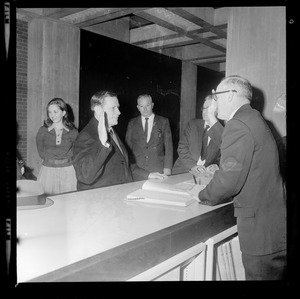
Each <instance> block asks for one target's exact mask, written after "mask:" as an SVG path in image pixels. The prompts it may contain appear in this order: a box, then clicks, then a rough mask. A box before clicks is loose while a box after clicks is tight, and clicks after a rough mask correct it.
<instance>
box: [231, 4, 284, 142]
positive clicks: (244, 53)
mask: <svg viewBox="0 0 300 299" xmlns="http://www.w3.org/2000/svg"><path fill="white" fill-rule="evenodd" d="M285 10H286V9H285V7H284V6H282V7H280V6H278V7H233V8H231V14H230V17H229V20H228V30H227V54H226V76H228V75H240V76H243V77H245V78H247V79H248V80H249V81H250V82H251V84H252V85H253V87H255V88H256V90H257V91H258V94H257V98H256V99H253V100H254V101H255V100H256V101H257V103H253V105H255V106H256V107H257V108H258V109H257V110H259V111H260V112H262V113H263V115H264V117H265V118H266V119H268V120H270V121H272V123H273V124H274V126H275V127H276V129H277V130H278V132H279V133H280V134H281V135H282V136H284V135H285V134H286V119H285V116H284V115H283V117H280V115H276V114H275V113H273V107H274V105H275V103H276V100H277V98H278V97H279V96H280V95H282V94H283V93H285V92H286V15H285ZM258 101H259V103H258ZM255 106H254V108H255Z"/></svg>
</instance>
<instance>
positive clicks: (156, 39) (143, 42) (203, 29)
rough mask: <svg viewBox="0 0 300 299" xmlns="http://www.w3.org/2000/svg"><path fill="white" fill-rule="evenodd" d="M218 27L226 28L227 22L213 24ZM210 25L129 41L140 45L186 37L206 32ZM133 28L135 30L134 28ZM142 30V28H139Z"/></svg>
mask: <svg viewBox="0 0 300 299" xmlns="http://www.w3.org/2000/svg"><path fill="white" fill-rule="evenodd" d="M215 27H218V28H222V29H223V28H227V24H222V25H218V26H215ZM209 28H210V27H205V28H200V29H195V30H191V31H188V32H187V33H180V34H178V33H174V34H169V35H164V36H159V37H154V38H148V39H143V40H141V41H136V42H133V43H131V44H132V45H136V46H140V45H143V44H147V43H151V42H157V41H162V40H168V39H173V38H177V37H183V36H187V37H192V36H193V35H194V34H201V33H206V32H209V31H210V30H209ZM135 30H137V29H136V28H135ZM141 30H142V29H141ZM213 38H214V39H218V37H213V36H212V37H211V39H213Z"/></svg>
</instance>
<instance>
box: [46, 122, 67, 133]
mask: <svg viewBox="0 0 300 299" xmlns="http://www.w3.org/2000/svg"><path fill="white" fill-rule="evenodd" d="M62 128H63V129H65V130H66V131H67V132H69V131H70V130H69V129H68V128H67V127H66V126H64V125H62ZM53 129H55V126H54V124H52V125H51V126H50V127H48V132H50V131H51V130H53Z"/></svg>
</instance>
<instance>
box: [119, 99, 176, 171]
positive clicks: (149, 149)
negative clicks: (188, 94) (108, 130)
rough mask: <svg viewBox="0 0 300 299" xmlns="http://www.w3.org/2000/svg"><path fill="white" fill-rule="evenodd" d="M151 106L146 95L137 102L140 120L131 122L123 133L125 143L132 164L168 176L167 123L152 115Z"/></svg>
mask: <svg viewBox="0 0 300 299" xmlns="http://www.w3.org/2000/svg"><path fill="white" fill-rule="evenodd" d="M153 106H154V103H153V102H152V97H151V96H150V95H148V94H142V95H140V96H139V97H138V99H137V108H138V110H139V112H140V114H141V116H137V117H135V118H133V119H131V120H130V121H129V123H128V127H127V131H126V137H125V140H126V143H127V145H128V146H129V148H130V150H131V152H132V155H133V159H134V161H135V162H136V163H137V165H138V166H139V167H140V168H143V169H145V170H147V171H150V172H151V171H154V172H159V173H163V174H164V175H171V168H172V165H173V141H172V133H171V128H170V123H169V120H168V119H167V118H165V117H162V116H160V115H157V114H154V113H153Z"/></svg>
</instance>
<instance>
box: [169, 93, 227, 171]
mask: <svg viewBox="0 0 300 299" xmlns="http://www.w3.org/2000/svg"><path fill="white" fill-rule="evenodd" d="M211 101H213V99H212V96H210V95H209V96H207V97H205V101H204V103H203V106H202V108H201V110H202V119H197V118H195V119H192V120H190V121H189V122H188V124H187V126H186V128H185V130H184V132H183V134H182V137H181V138H180V140H179V144H178V149H177V152H178V159H177V160H176V162H175V163H174V166H173V170H172V173H173V174H176V173H182V172H187V171H192V172H195V173H203V172H204V171H205V168H206V167H209V166H210V165H213V164H216V165H218V166H219V161H220V145H221V141H222V133H223V130H224V127H223V125H222V124H221V123H220V122H219V121H218V119H217V118H216V113H217V112H216V111H211V109H210V110H209V111H208V107H209V106H210V104H211ZM206 134H207V137H205V135H206Z"/></svg>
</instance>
